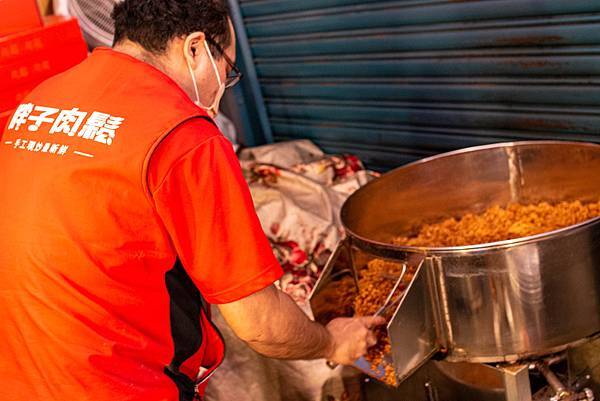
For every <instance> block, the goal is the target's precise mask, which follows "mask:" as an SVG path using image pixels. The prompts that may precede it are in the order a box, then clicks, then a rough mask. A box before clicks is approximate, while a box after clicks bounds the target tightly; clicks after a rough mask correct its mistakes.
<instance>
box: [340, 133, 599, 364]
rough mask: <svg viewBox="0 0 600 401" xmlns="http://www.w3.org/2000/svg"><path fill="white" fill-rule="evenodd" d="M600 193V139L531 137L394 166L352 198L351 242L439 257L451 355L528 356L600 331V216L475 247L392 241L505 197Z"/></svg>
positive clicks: (438, 290)
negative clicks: (413, 245)
mask: <svg viewBox="0 0 600 401" xmlns="http://www.w3.org/2000/svg"><path fill="white" fill-rule="evenodd" d="M599 199H600V146H599V145H594V144H584V143H570V142H522V143H511V144H499V145H493V146H484V147H478V148H471V149H466V150H463V151H459V152H453V153H449V154H445V155H441V156H437V157H434V158H430V159H426V160H423V161H420V162H417V163H414V164H411V165H408V166H405V167H402V168H400V169H397V170H394V171H392V172H390V173H388V174H386V175H384V176H383V177H381V178H380V179H378V180H375V181H373V182H371V183H369V184H368V185H366V186H365V187H363V188H361V189H360V190H358V191H357V192H356V193H355V194H354V195H352V196H351V197H350V198H349V199H348V201H347V202H346V203H345V205H344V207H343V209H342V221H343V224H344V225H345V227H346V230H347V233H348V235H349V238H350V243H351V248H352V249H360V250H361V251H363V252H366V253H368V254H371V255H375V256H371V257H376V256H378V257H387V258H396V259H397V260H406V255H407V254H409V253H411V252H425V253H427V255H428V260H427V268H428V269H429V270H430V274H431V275H432V277H433V279H432V281H433V285H432V291H433V293H434V294H433V295H432V297H434V298H435V299H436V302H435V304H434V306H435V308H434V309H435V310H434V312H433V314H434V316H436V326H437V330H438V338H437V344H438V346H441V347H442V348H445V349H446V350H447V356H446V359H447V360H449V361H470V362H500V361H516V360H519V359H523V358H526V357H530V356H538V355H544V354H548V353H551V352H555V351H557V350H560V349H563V348H565V347H567V346H568V345H572V344H576V343H578V342H579V341H580V340H582V339H585V338H587V337H590V336H592V335H594V334H595V333H598V332H600V219H598V218H596V219H593V220H591V221H587V222H584V223H581V224H578V225H576V226H571V227H568V228H565V229H562V230H558V231H554V232H551V233H545V234H541V235H536V236H532V237H526V238H521V239H516V240H508V241H501V242H496V243H491V244H479V245H473V246H464V247H454V248H423V249H419V248H406V247H397V246H393V245H390V243H389V241H390V240H391V238H393V237H394V236H397V235H401V234H405V233H407V232H410V231H411V230H413V229H414V228H415V227H416V226H418V225H420V224H422V223H423V222H433V221H438V220H440V219H443V218H447V217H452V216H462V215H464V214H465V213H480V212H483V211H484V210H486V209H487V208H489V207H490V206H492V205H496V204H498V205H506V204H508V203H510V202H520V203H534V202H541V201H549V202H558V201H563V200H581V201H598V200H599ZM353 252H354V253H353V255H354V254H355V253H359V252H358V251H353ZM354 259H355V257H354V256H353V261H354ZM415 316H416V315H415ZM393 324H395V323H394V322H392V325H393Z"/></svg>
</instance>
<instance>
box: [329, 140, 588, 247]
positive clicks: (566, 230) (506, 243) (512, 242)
mask: <svg viewBox="0 0 600 401" xmlns="http://www.w3.org/2000/svg"><path fill="white" fill-rule="evenodd" d="M531 145H562V146H564V145H574V146H577V147H582V148H598V149H600V144H596V143H591V142H576V141H556V140H544V141H513V142H499V143H493V144H488V145H480V146H473V147H470V148H464V149H459V150H455V151H451V152H446V153H442V154H439V155H435V156H431V157H427V158H425V159H421V160H417V161H415V162H412V163H408V164H406V165H404V166H401V167H398V168H396V169H394V170H392V171H390V172H388V173H386V174H385V175H388V174H392V173H394V172H397V171H399V170H402V169H407V168H410V167H414V166H417V165H420V164H426V163H428V162H431V161H434V160H437V159H442V158H445V157H449V156H455V155H459V154H463V153H471V152H478V151H481V150H487V149H495V148H517V147H521V146H531ZM385 175H383V176H382V177H380V178H378V179H376V180H373V181H371V182H369V183H368V184H366V185H365V186H363V187H362V188H360V189H358V190H357V191H356V192H355V193H354V194H352V195H351V196H350V197H349V198H348V199H347V200H346V202H344V205H343V206H342V210H341V212H340V217H341V221H342V226H343V227H344V230H345V231H346V233H347V234H348V235H349V236H350V237H353V238H355V239H358V240H359V241H361V242H364V243H368V244H371V245H373V246H375V247H383V248H387V249H390V250H397V251H402V252H418V253H460V252H470V251H482V250H486V251H487V250H493V249H501V248H507V247H512V246H516V245H523V244H527V243H531V242H536V241H541V240H544V239H548V238H555V237H560V236H562V235H567V234H570V233H571V232H574V231H576V230H578V229H579V228H582V227H585V226H588V225H593V224H595V223H598V222H600V216H598V217H595V218H593V219H589V220H585V221H582V222H580V223H578V224H574V225H570V226H567V227H563V228H559V229H557V230H552V231H547V232H544V233H540V234H535V235H529V236H526V237H519V238H514V239H509V240H502V241H495V242H486V243H483V244H475V245H460V246H448V247H416V246H401V245H394V244H391V243H389V242H381V241H376V240H373V239H369V238H365V237H363V236H361V235H359V234H357V233H355V232H354V231H352V230H351V229H350V228H349V227H348V226H347V224H346V223H345V221H344V216H345V214H346V213H347V205H348V204H349V203H350V202H351V201H352V198H353V197H354V195H355V194H357V193H358V192H364V191H367V190H368V189H369V187H370V186H371V185H373V184H375V183H376V182H377V181H379V180H380V179H382V178H383V177H385Z"/></svg>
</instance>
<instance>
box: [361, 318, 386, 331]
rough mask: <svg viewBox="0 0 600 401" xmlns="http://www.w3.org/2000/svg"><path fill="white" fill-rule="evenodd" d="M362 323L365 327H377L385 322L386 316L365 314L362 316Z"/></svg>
mask: <svg viewBox="0 0 600 401" xmlns="http://www.w3.org/2000/svg"><path fill="white" fill-rule="evenodd" d="M360 319H361V321H362V323H363V324H364V325H365V327H367V328H369V329H370V328H371V327H375V326H381V325H382V324H385V322H386V321H385V318H383V316H364V317H361V318H360Z"/></svg>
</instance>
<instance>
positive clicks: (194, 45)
mask: <svg viewBox="0 0 600 401" xmlns="http://www.w3.org/2000/svg"><path fill="white" fill-rule="evenodd" d="M205 40H206V37H205V35H204V32H193V33H190V34H189V35H188V36H186V38H185V40H184V41H183V56H184V57H185V59H186V60H187V62H188V63H189V64H190V65H191V66H192V69H196V66H197V63H198V61H197V60H198V59H197V57H198V55H199V54H200V49H202V46H203V45H204V41H205Z"/></svg>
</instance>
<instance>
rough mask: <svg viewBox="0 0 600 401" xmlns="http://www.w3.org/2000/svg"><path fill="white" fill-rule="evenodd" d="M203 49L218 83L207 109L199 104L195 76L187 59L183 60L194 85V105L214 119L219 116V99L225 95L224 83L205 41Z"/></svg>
mask: <svg viewBox="0 0 600 401" xmlns="http://www.w3.org/2000/svg"><path fill="white" fill-rule="evenodd" d="M204 48H205V49H206V52H207V53H208V57H209V58H210V62H211V63H212V66H213V70H214V72H215V75H216V76H217V82H218V83H219V89H218V90H217V94H216V95H215V99H214V100H213V102H212V104H211V105H210V106H208V107H207V106H204V105H203V104H202V103H201V102H200V94H199V92H198V85H197V84H196V76H195V75H194V71H193V70H192V65H191V64H190V61H189V60H188V59H187V57H186V59H185V60H186V62H187V66H188V69H189V70H190V75H191V76H192V82H193V83H194V92H196V101H195V102H194V103H196V105H197V106H198V107H200V108H201V109H203V110H205V111H206V112H207V113H208V114H209V115H210V116H211V117H213V118H214V117H216V115H217V114H219V103H221V98H222V97H223V94H224V93H225V83H224V82H221V76H220V75H219V70H218V68H217V63H215V59H214V58H213V56H212V53H211V52H210V48H209V47H208V44H207V43H206V41H204Z"/></svg>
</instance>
